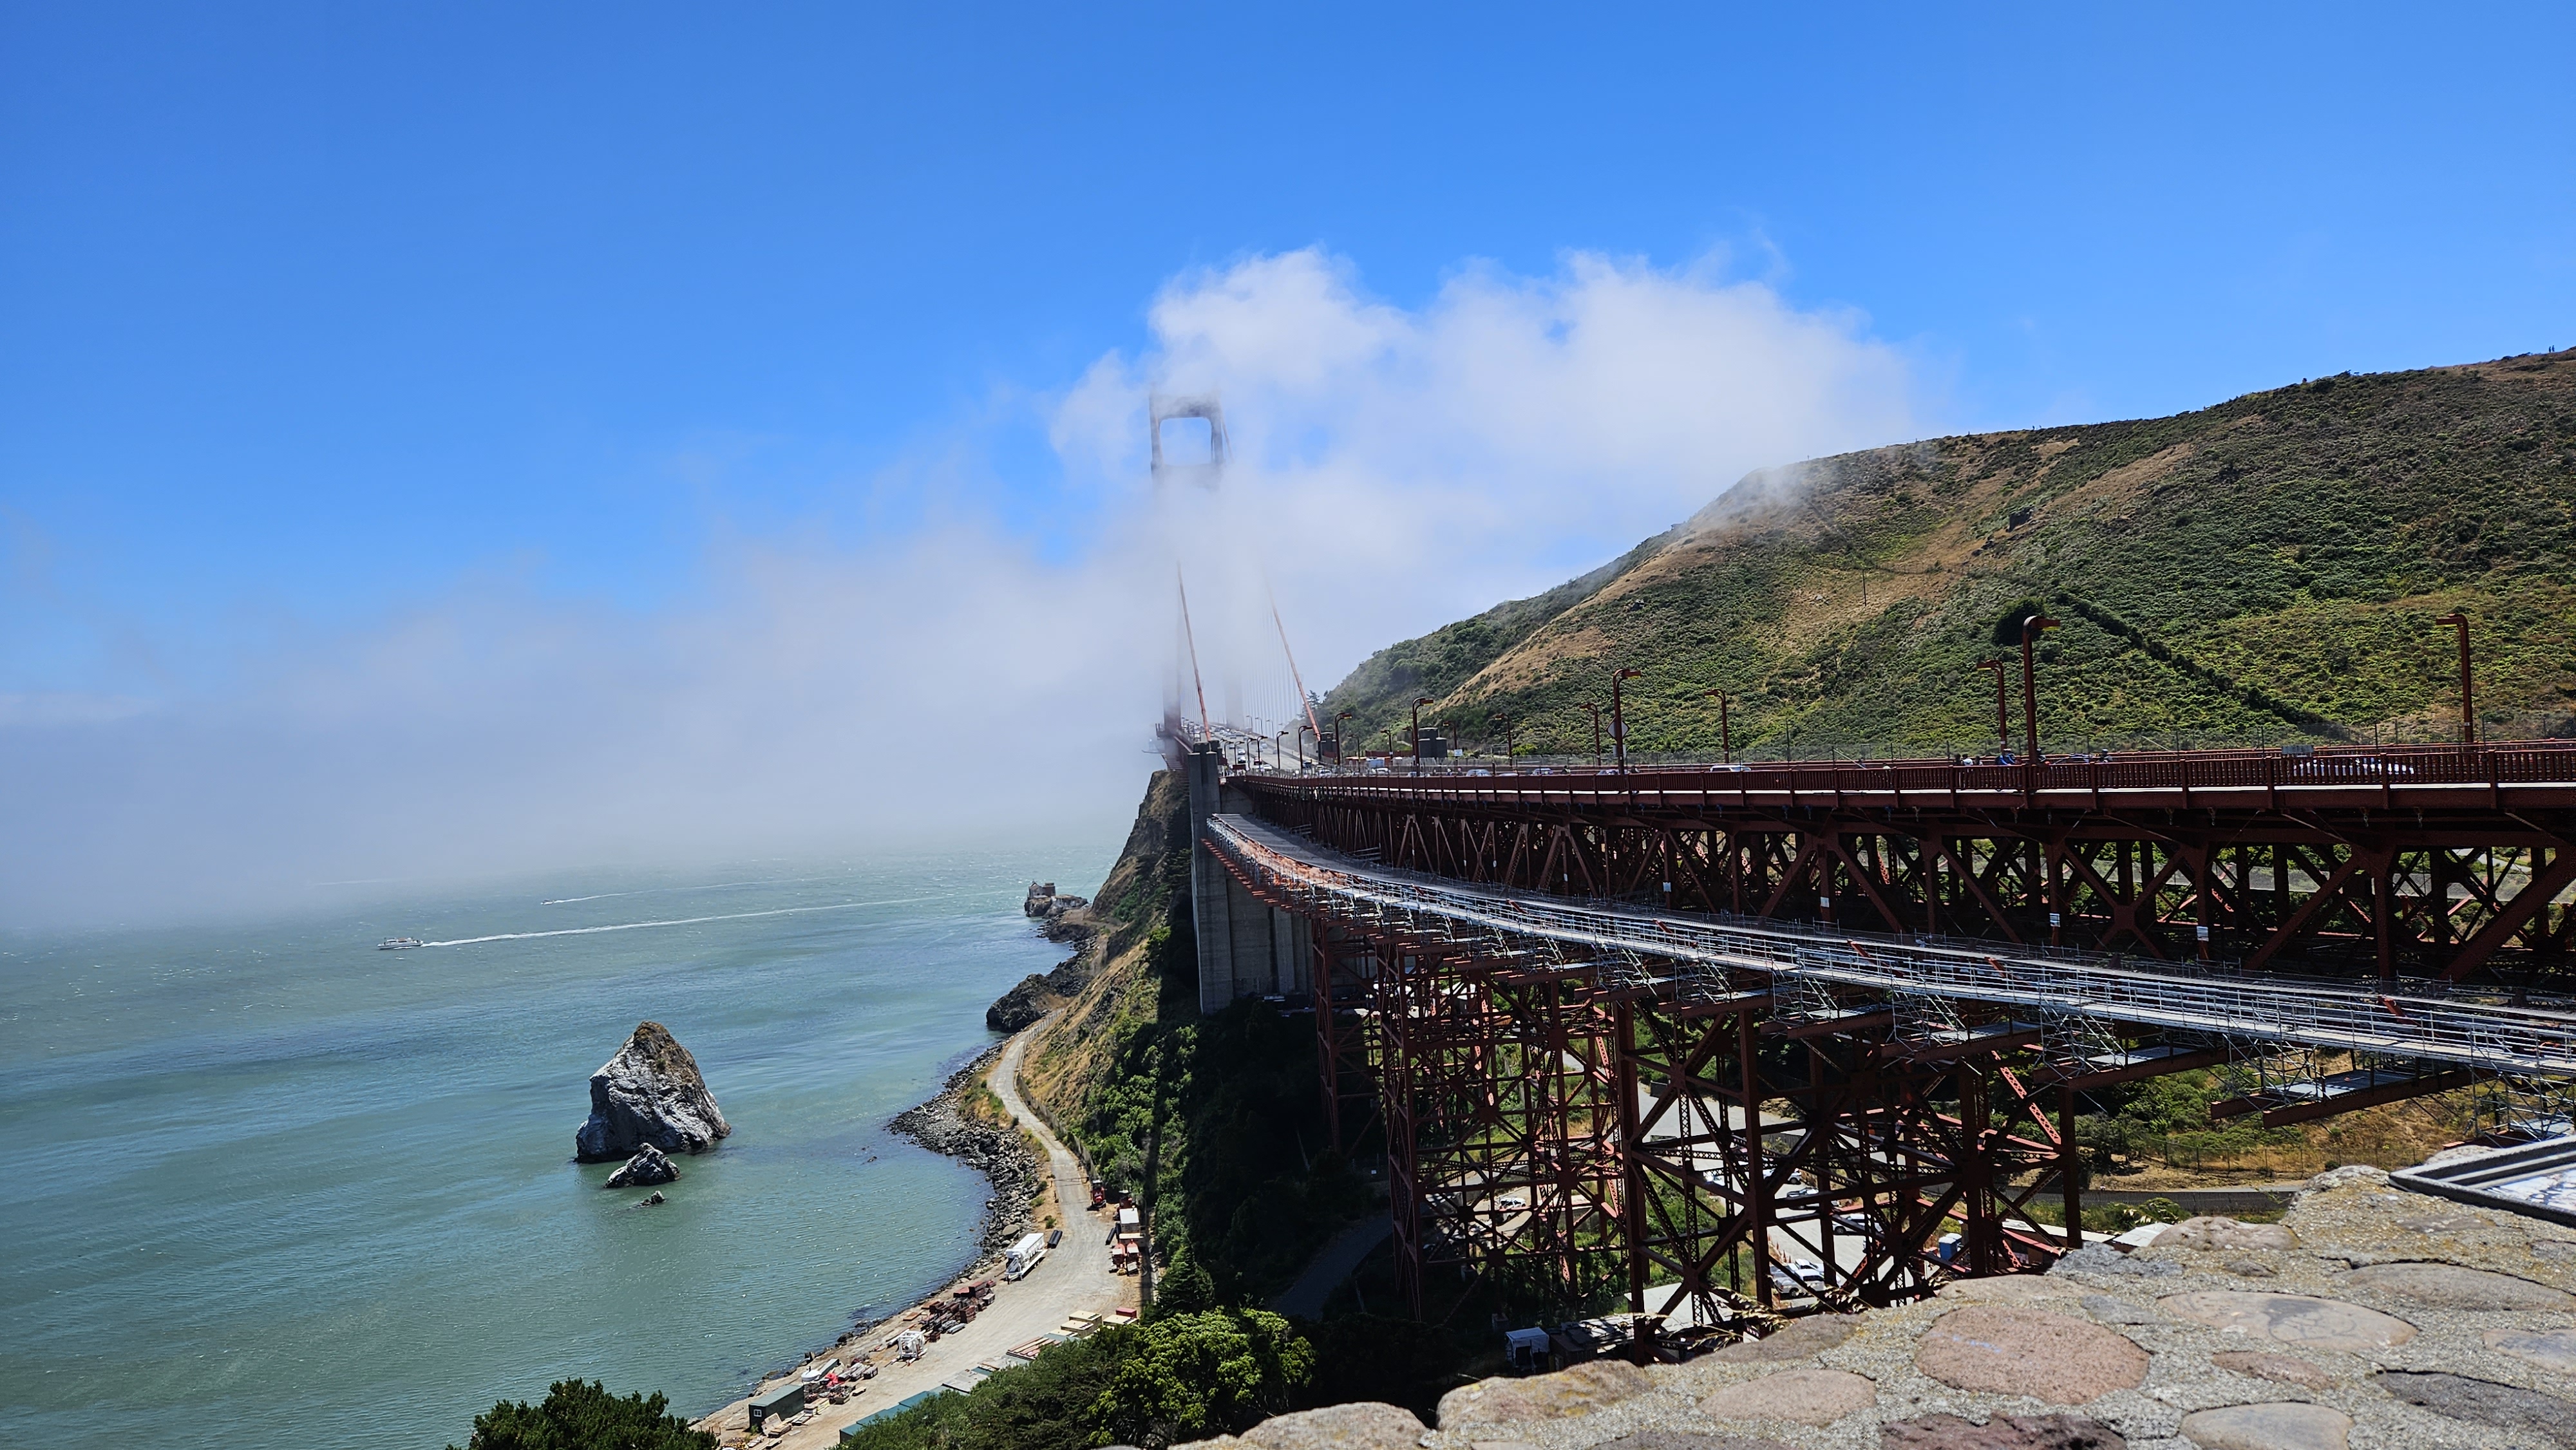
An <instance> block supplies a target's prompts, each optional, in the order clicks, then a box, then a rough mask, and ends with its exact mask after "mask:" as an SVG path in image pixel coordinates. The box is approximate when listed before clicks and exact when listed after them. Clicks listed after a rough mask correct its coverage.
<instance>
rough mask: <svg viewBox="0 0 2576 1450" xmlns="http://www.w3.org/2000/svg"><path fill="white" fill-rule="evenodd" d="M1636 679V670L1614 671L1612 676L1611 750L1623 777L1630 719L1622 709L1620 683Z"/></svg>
mask: <svg viewBox="0 0 2576 1450" xmlns="http://www.w3.org/2000/svg"><path fill="white" fill-rule="evenodd" d="M1635 678H1637V672H1636V671H1635V670H1614V671H1612V672H1611V675H1610V748H1611V750H1612V751H1614V752H1616V754H1617V759H1618V762H1619V764H1618V769H1619V772H1620V773H1621V774H1622V775H1624V774H1626V773H1627V770H1628V717H1627V716H1626V715H1625V714H1624V713H1622V712H1621V709H1620V704H1619V682H1620V681H1621V680H1633V679H1635Z"/></svg>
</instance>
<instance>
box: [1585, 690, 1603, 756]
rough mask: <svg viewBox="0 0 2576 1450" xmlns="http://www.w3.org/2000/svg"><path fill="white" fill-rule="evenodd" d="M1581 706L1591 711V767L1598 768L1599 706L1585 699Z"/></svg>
mask: <svg viewBox="0 0 2576 1450" xmlns="http://www.w3.org/2000/svg"><path fill="white" fill-rule="evenodd" d="M1583 708H1584V709H1586V710H1589V711H1591V712H1592V768H1593V769H1594V770H1599V769H1600V768H1601V707H1600V706H1598V705H1595V704H1593V703H1592V702H1591V701H1590V700H1586V701H1584V702H1583Z"/></svg>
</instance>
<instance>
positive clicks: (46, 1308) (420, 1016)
mask: <svg viewBox="0 0 2576 1450" xmlns="http://www.w3.org/2000/svg"><path fill="white" fill-rule="evenodd" d="M1113 850H1114V846H1108V847H1102V848H1100V849H1096V850H1084V849H1078V848H1054V849H1052V850H1051V851H1050V852H1048V853H1045V854H1043V855H1041V856H1040V857H1039V858H1038V859H1031V858H1030V856H1029V855H1027V854H1022V855H1016V856H1011V857H1007V858H1005V857H1002V856H999V855H993V856H979V855H974V854H958V855H952V856H944V857H933V858H926V859H914V860H911V861H907V862H905V863H904V864H902V865H900V866H895V865H886V864H871V863H865V862H856V863H854V862H830V861H826V862H813V861H799V862H778V861H767V862H754V863H748V864H740V863H738V864H735V865H733V866H730V867H720V868H717V869H715V870H711V871H710V870H696V871H691V872H686V873H646V872H637V871H625V872H593V873H568V874H565V875H563V876H560V877H554V878H548V879H542V880H534V881H527V882H519V883H513V884H511V885H510V886H508V887H506V888H488V887H487V888H478V889H476V890H473V891H470V892H453V893H447V894H436V895H432V894H428V893H419V894H416V895H415V896H413V897H412V898H411V899H401V900H388V899H383V898H379V899H377V900H374V901H371V902H369V903H368V904H367V905H366V906H364V907H363V908H351V909H345V910H338V911H331V912H325V913H320V914H313V915H308V916H306V917H303V918H301V919H296V920H290V921H279V922H273V923H269V924H266V925H257V926H241V925H231V926H224V927H206V928H191V929H180V928H158V929H152V930H126V931H94V932H82V933H73V934H57V935H49V936H33V935H27V934H22V933H0V1143H5V1145H6V1146H5V1152H6V1153H7V1155H8V1157H7V1162H8V1169H7V1173H6V1183H7V1187H6V1190H5V1191H0V1243H5V1244H6V1246H7V1250H6V1254H5V1257H0V1444H7V1445H13V1446H15V1445H47V1444H57V1443H62V1444H69V1443H80V1444H120V1445H123V1444H131V1445H144V1444H151V1445H167V1446H181V1447H184V1446H201V1445H202V1446H225V1447H247V1446H269V1445H275V1446H286V1445H294V1446H298V1447H314V1450H338V1447H350V1450H357V1447H362V1446H363V1447H368V1450H414V1447H418V1450H437V1447H440V1446H444V1445H446V1444H448V1443H449V1442H451V1441H453V1442H455V1443H458V1444H462V1443H463V1442H464V1440H465V1438H466V1433H467V1430H468V1428H469V1426H470V1424H471V1422H472V1419H473V1416H474V1414H475V1413H476V1412H477V1411H478V1410H481V1409H486V1408H489V1407H490V1405H491V1403H492V1402H493V1401H494V1400H495V1399H497V1398H501V1397H503V1396H507V1397H510V1398H514V1399H518V1398H526V1399H534V1398H537V1397H540V1396H542V1395H543V1394H544V1392H545V1387H546V1385H547V1383H548V1382H549V1381H551V1380H554V1379H559V1378H564V1377H570V1376H580V1377H583V1378H594V1379H605V1380H606V1381H607V1382H608V1384H609V1386H610V1387H611V1388H612V1389H614V1390H617V1391H619V1392H621V1393H623V1392H627V1391H631V1390H648V1391H649V1390H660V1391H662V1392H664V1393H666V1394H668V1395H669V1396H670V1397H671V1400H672V1403H673V1407H674V1408H675V1409H678V1410H681V1411H684V1412H687V1413H693V1414H694V1413H698V1412H702V1411H705V1410H709V1409H712V1408H714V1407H715V1406H717V1405H719V1404H722V1403H723V1402H725V1401H726V1400H728V1399H730V1398H732V1397H733V1396H735V1395H737V1394H739V1393H741V1392H742V1391H743V1390H744V1389H745V1388H746V1387H748V1386H749V1385H750V1384H751V1383H752V1382H753V1380H754V1379H755V1377H756V1376H757V1375H758V1374H759V1373H760V1372H761V1371H762V1370H764V1369H769V1368H774V1367H777V1366H780V1365H782V1364H786V1363H792V1362H793V1361H794V1359H795V1357H796V1355H797V1354H798V1353H799V1352H800V1351H802V1350H804V1349H809V1348H816V1347H820V1346H821V1345H824V1344H827V1343H829V1342H830V1341H831V1340H832V1339H833V1338H834V1336H836V1335H837V1334H839V1333H840V1332H841V1331H843V1330H845V1329H847V1328H849V1327H850V1325H851V1323H852V1321H853V1320H854V1319H855V1318H857V1317H859V1316H862V1315H881V1314H883V1313H885V1312H887V1311H888V1310H889V1309H890V1308H894V1307H900V1306H901V1305H902V1304H904V1303H906V1302H908V1301H909V1300H911V1299H913V1298H914V1297H916V1296H918V1295H920V1294H922V1293H924V1292H926V1291H928V1290H930V1289H933V1288H935V1287H937V1286H938V1285H939V1284H940V1283H941V1282H942V1281H944V1280H945V1279H946V1278H947V1277H948V1276H949V1275H951V1274H953V1273H955V1272H956V1271H957V1270H958V1269H959V1268H960V1267H961V1266H962V1265H963V1264H965V1263H966V1262H967V1261H968V1259H969V1258H970V1257H971V1256H972V1253H973V1248H974V1231H975V1225H976V1222H977V1219H978V1217H979V1215H980V1213H981V1210H982V1205H983V1202H984V1197H985V1192H986V1189H985V1185H984V1182H983V1180H982V1179H981V1178H979V1177H978V1176H976V1175H975V1174H974V1173H972V1172H971V1171H969V1170H966V1169H964V1168H961V1167H959V1166H958V1165H957V1164H955V1163H953V1162H951V1161H949V1160H947V1159H944V1158H940V1157H937V1156H935V1155H933V1154H930V1153H927V1152H925V1151H923V1150H921V1149H920V1148H917V1147H915V1146H913V1145H912V1144H910V1143H908V1142H905V1141H903V1140H901V1139H898V1138H895V1137H893V1136H891V1135H890V1134H888V1133H887V1132H886V1131H885V1123H886V1120H887V1119H888V1118H890V1117H892V1116H893V1115H894V1114H896V1113H898V1112H900V1111H902V1110H903V1109H904V1108H906V1107H909V1106H911V1105H912V1104H913V1103H915V1102H918V1101H920V1100H922V1099H923V1098H925V1097H927V1096H929V1095H930V1094H931V1093H933V1092H935V1091H936V1090H937V1087H938V1084H939V1083H940V1081H941V1080H942V1079H943V1078H944V1077H945V1076H946V1074H947V1073H948V1072H949V1071H950V1070H952V1069H953V1068H954V1067H955V1066H956V1065H958V1064H959V1063H960V1062H962V1061H963V1060H964V1059H966V1058H967V1057H969V1056H971V1055H972V1054H973V1053H974V1052H976V1051H978V1050H980V1049H981V1048H983V1047H984V1046H985V1045H987V1044H988V1043H990V1042H991V1041H992V1040H993V1038H992V1035H991V1034H989V1033H987V1032H986V1031H985V1030H984V1026H983V1009H984V1007H985V1004H987V1003H988V1002H990V1001H991V1000H992V999H993V997H995V996H996V995H998V994H999V993H1000V992H1001V991H1002V990H1004V989H1005V988H1007V987H1008V986H1009V985H1010V984H1011V983H1013V982H1015V981H1017V980H1019V978H1020V977H1022V976H1024V975H1026V974H1027V973H1029V972H1033V971H1043V970H1045V969H1046V968H1048V967H1050V966H1052V965H1054V964H1055V963H1056V962H1057V961H1059V960H1061V959H1062V957H1063V955H1064V952H1063V949H1062V948H1060V947H1057V946H1056V945H1054V944H1052V943H1049V942H1047V941H1044V940H1042V939H1040V938H1039V937H1038V936H1037V935H1036V933H1035V932H1034V931H1033V930H1032V929H1031V927H1030V925H1029V923H1028V921H1027V920H1026V919H1025V918H1024V917H1022V916H1021V914H1020V911H1019V902H1020V897H1021V894H1022V892H1023V891H1024V890H1025V888H1026V885H1027V882H1028V880H1029V878H1030V877H1032V876H1038V877H1046V878H1050V879H1054V880H1057V881H1058V882H1059V883H1060V884H1061V885H1063V886H1064V889H1066V890H1068V891H1087V890H1089V889H1090V887H1091V885H1092V884H1093V883H1095V882H1096V881H1097V879H1098V878H1099V876H1100V875H1101V874H1102V872H1103V871H1104V870H1105V869H1106V867H1107V865H1108V862H1109V857H1110V854H1111V852H1112V851H1113ZM1095 858H1096V859H1095ZM1076 883H1079V884H1076ZM368 889H372V890H375V891H378V892H382V891H384V890H385V889H386V888H383V887H375V888H368ZM390 936H415V937H420V938H422V939H424V940H427V941H431V942H436V943H451V944H447V945H434V946H428V947H424V948H421V949H418V950H413V951H398V952H394V951H379V950H377V949H376V943H377V942H378V941H379V940H380V939H382V938H385V937H390ZM645 1018H651V1019H654V1020H656V1021H659V1022H661V1023H663V1024H664V1025H666V1026H668V1027H669V1028H670V1029H671V1030H672V1031H673V1033H675V1034H676V1035H677V1036H678V1037H679V1039H680V1041H681V1042H682V1044H684V1045H685V1046H687V1047H688V1048H689V1050H690V1051H691V1052H692V1053H693V1054H695V1056H696V1057H697V1060H698V1064H699V1067H700V1068H701V1069H702V1070H703V1071H704V1072H705V1074H706V1077H707V1079H708V1083H709V1085H710V1086H711V1087H712V1088H713V1090H714V1092H715V1094H716V1098H717V1101H718V1103H719V1104H720V1105H721V1106H722V1107H723V1109H724V1111H725V1115H726V1116H727V1118H728V1119H730V1120H731V1122H732V1123H733V1127H734V1133H733V1136H732V1137H731V1138H729V1139H727V1140H726V1141H725V1142H724V1144H723V1146H722V1147H721V1148H720V1149H718V1150H717V1151H716V1152H714V1153H711V1154H707V1155H704V1156H701V1157H697V1158H689V1159H683V1160H681V1162H682V1170H683V1172H684V1174H685V1176H684V1177H683V1178H682V1179H681V1181H680V1182H679V1183H677V1184H674V1185H672V1186H671V1187H670V1188H669V1189H667V1190H666V1192H667V1193H668V1195H669V1199H670V1202H669V1203H668V1204H667V1205H665V1206H662V1207H658V1208H637V1207H634V1206H633V1205H634V1203H635V1201H636V1200H637V1199H638V1198H639V1197H641V1195H640V1194H637V1193H632V1192H622V1191H621V1192H615V1193H611V1192H607V1191H604V1190H602V1189H601V1187H600V1186H599V1185H600V1184H601V1182H602V1181H603V1180H604V1179H605V1178H606V1177H607V1175H608V1173H609V1172H610V1171H611V1170H610V1167H609V1166H608V1165H595V1166H582V1165H578V1164H575V1163H573V1162H572V1161H571V1155H572V1135H573V1129H574V1127H575V1126H576V1125H577V1124H579V1123H580V1121H581V1119H582V1118H583V1116H584V1115H585V1113H586V1112H587V1111H588V1079H589V1075H590V1073H591V1071H592V1070H593V1069H594V1068H596V1067H598V1066H599V1064H600V1063H601V1062H603V1061H605V1060H606V1059H607V1058H608V1056H609V1055H610V1054H611V1053H612V1052H614V1051H615V1050H616V1049H617V1047H618V1045H619V1044H620V1043H622V1042H623V1041H624V1040H625V1038H626V1035H627V1034H628V1033H629V1032H631V1031H632V1030H633V1029H634V1027H635V1024H636V1023H637V1022H638V1021H639V1020H642V1019H645Z"/></svg>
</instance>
